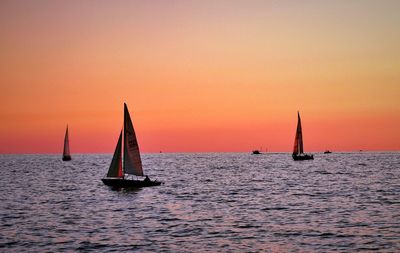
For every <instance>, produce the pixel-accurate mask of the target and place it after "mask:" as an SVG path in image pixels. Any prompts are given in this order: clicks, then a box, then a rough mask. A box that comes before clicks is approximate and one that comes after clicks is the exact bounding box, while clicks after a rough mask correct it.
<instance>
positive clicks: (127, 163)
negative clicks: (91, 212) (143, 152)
mask: <svg viewBox="0 0 400 253" xmlns="http://www.w3.org/2000/svg"><path fill="white" fill-rule="evenodd" d="M122 136H123V138H124V140H123V142H122ZM122 149H123V151H122ZM122 152H123V154H124V158H123V159H122ZM133 176H136V177H144V176H145V175H144V174H143V167H142V159H141V157H140V151H139V145H138V142H137V139H136V134H135V130H134V128H133V124H132V120H131V117H130V115H129V111H128V107H127V106H126V104H125V103H124V127H123V129H122V130H121V132H120V134H119V138H118V142H117V146H116V148H115V151H114V155H113V158H112V160H111V164H110V168H109V169H108V172H107V175H106V177H104V178H102V179H101V181H102V182H103V183H104V184H105V185H108V186H112V187H114V188H131V187H136V188H141V187H149V186H157V185H161V184H162V182H159V181H157V180H154V181H151V180H150V179H149V177H148V176H145V177H146V178H145V179H144V180H138V179H133Z"/></svg>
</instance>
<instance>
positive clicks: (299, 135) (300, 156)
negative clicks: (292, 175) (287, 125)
mask: <svg viewBox="0 0 400 253" xmlns="http://www.w3.org/2000/svg"><path fill="white" fill-rule="evenodd" d="M292 157H293V159H294V160H295V161H300V160H313V159H314V156H313V155H308V154H304V153H303V132H302V129H301V120H300V113H299V112H297V130H296V137H295V139H294V147H293V154H292Z"/></svg>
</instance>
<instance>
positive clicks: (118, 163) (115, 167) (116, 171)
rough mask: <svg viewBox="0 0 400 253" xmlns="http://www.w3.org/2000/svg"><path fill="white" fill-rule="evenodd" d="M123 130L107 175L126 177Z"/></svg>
mask: <svg viewBox="0 0 400 253" xmlns="http://www.w3.org/2000/svg"><path fill="white" fill-rule="evenodd" d="M121 147H122V131H121V133H120V134H119V138H118V143H117V147H116V148H115V151H114V156H113V158H112V161H111V165H110V168H109V169H108V173H107V177H119V178H122V177H124V173H123V172H122V152H121V149H122V148H121Z"/></svg>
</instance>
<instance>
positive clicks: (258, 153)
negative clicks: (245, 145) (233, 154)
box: [252, 150, 261, 155]
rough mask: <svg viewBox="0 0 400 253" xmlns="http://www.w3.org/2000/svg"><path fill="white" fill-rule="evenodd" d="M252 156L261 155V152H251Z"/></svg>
mask: <svg viewBox="0 0 400 253" xmlns="http://www.w3.org/2000/svg"><path fill="white" fill-rule="evenodd" d="M252 154H253V155H261V152H260V151H258V150H253V152H252Z"/></svg>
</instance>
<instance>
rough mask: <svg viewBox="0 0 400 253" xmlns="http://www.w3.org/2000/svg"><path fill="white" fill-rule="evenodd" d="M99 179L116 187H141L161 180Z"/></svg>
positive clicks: (153, 184) (154, 184) (156, 183)
mask: <svg viewBox="0 0 400 253" xmlns="http://www.w3.org/2000/svg"><path fill="white" fill-rule="evenodd" d="M101 181H103V183H104V184H105V185H108V186H112V187H116V188H141V187H150V186H157V185H160V184H161V182H157V181H148V182H145V181H142V180H130V179H122V178H102V179H101Z"/></svg>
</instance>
